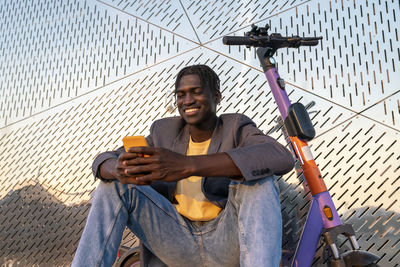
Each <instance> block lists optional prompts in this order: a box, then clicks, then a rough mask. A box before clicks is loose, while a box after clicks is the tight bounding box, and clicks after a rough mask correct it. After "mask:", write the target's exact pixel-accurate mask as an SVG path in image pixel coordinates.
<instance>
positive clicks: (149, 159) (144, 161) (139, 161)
mask: <svg viewBox="0 0 400 267" xmlns="http://www.w3.org/2000/svg"><path fill="white" fill-rule="evenodd" d="M156 162H157V159H156V158H154V157H145V158H142V157H138V158H135V159H131V160H125V161H123V166H136V165H147V164H151V163H156Z"/></svg>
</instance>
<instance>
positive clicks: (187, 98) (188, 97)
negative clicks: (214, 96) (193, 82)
mask: <svg viewBox="0 0 400 267" xmlns="http://www.w3.org/2000/svg"><path fill="white" fill-rule="evenodd" d="M194 101H195V99H194V97H193V95H192V94H191V93H188V94H185V97H184V98H183V104H185V105H188V104H192V103H193V102H194Z"/></svg>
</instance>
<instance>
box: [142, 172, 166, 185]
mask: <svg viewBox="0 0 400 267" xmlns="http://www.w3.org/2000/svg"><path fill="white" fill-rule="evenodd" d="M161 178H162V177H160V176H158V175H155V174H154V173H150V174H147V175H143V176H140V177H137V178H136V180H137V181H139V182H143V183H153V182H155V181H157V180H160V179H161Z"/></svg>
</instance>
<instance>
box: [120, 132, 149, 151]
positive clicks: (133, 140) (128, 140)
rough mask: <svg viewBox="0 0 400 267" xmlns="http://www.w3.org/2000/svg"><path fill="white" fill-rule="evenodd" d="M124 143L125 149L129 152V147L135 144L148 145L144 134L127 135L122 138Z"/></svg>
mask: <svg viewBox="0 0 400 267" xmlns="http://www.w3.org/2000/svg"><path fill="white" fill-rule="evenodd" d="M122 142H123V143H124V148H125V151H126V152H128V148H130V147H133V146H147V142H146V139H145V138H144V136H142V135H137V136H125V137H124V138H122Z"/></svg>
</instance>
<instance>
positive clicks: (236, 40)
mask: <svg viewBox="0 0 400 267" xmlns="http://www.w3.org/2000/svg"><path fill="white" fill-rule="evenodd" d="M222 42H223V43H224V44H225V45H257V44H258V42H257V41H255V40H252V39H251V38H250V37H243V36H224V38H222Z"/></svg>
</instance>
